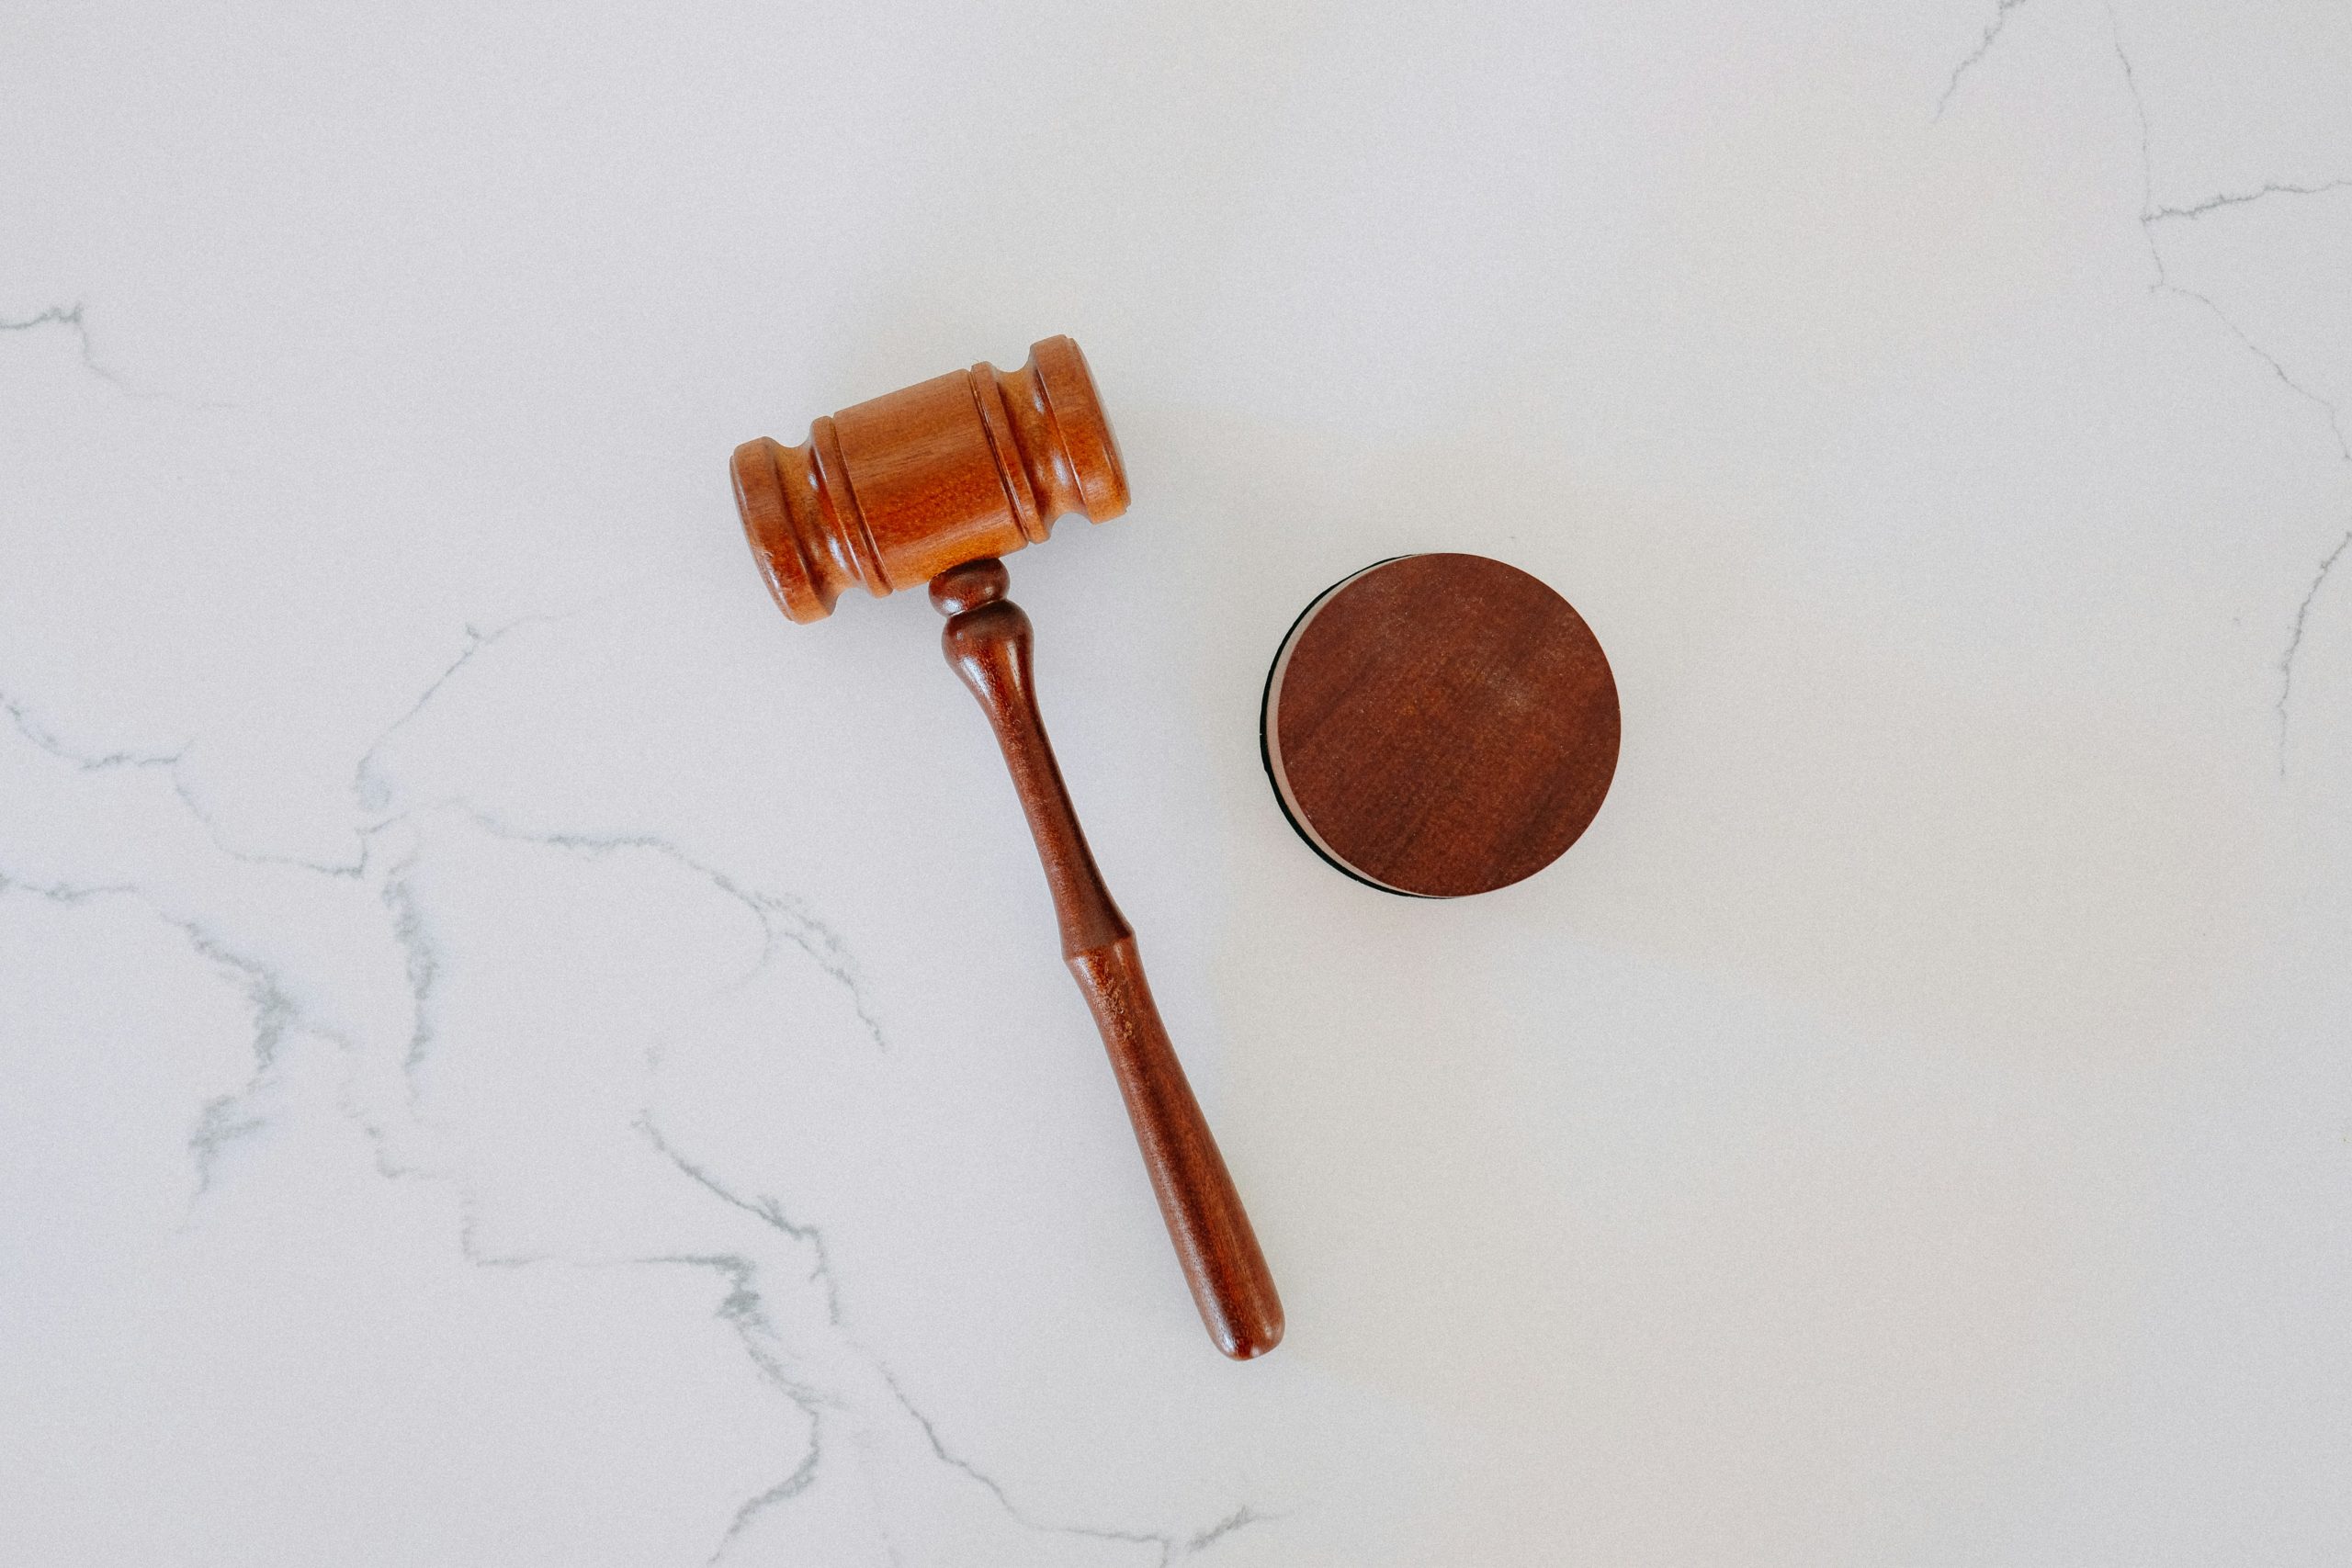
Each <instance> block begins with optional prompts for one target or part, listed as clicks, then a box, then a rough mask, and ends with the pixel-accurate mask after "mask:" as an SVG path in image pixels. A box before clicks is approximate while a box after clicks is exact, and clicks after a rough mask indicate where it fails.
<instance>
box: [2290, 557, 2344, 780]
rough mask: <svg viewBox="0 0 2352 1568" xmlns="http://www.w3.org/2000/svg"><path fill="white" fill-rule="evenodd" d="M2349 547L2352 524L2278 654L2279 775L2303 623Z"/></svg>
mask: <svg viewBox="0 0 2352 1568" xmlns="http://www.w3.org/2000/svg"><path fill="white" fill-rule="evenodd" d="M2347 547H2352V528H2347V529H2346V530H2345V533H2344V537H2342V538H2340V539H2338V540H2336V541H2335V548H2334V549H2332V550H2330V551H2328V552H2327V555H2326V556H2325V558H2323V559H2322V560H2321V561H2320V563H2319V570H2318V571H2317V572H2316V573H2314V574H2313V575H2312V585H2311V587H2310V588H2309V589H2307V590H2306V591H2305V592H2304V593H2303V602H2302V603H2301V604H2298V605H2296V606H2295V625H2294V629H2293V630H2291V631H2290V632H2289V633H2288V634H2287V647H2286V649H2285V650H2284V651H2283V652H2281V653H2280V654H2279V655H2278V776H2279V777H2280V778H2282V779H2283V778H2285V777H2286V776H2287V699H2288V698H2290V696H2292V695H2293V694H2294V692H2295V655H2296V654H2298V653H2300V652H2301V651H2302V647H2303V626H2304V624H2305V623H2306V622H2308V621H2309V620H2310V619H2311V615H2312V601H2313V600H2316V599H2317V598H2318V597H2319V591H2320V590H2321V589H2323V588H2324V587H2326V586H2327V574H2328V573H2330V572H2332V571H2334V570H2335V563H2336V562H2337V561H2339V560H2341V559H2342V558H2344V552H2345V550H2346V548H2347Z"/></svg>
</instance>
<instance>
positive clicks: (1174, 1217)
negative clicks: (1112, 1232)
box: [931, 559, 1283, 1360]
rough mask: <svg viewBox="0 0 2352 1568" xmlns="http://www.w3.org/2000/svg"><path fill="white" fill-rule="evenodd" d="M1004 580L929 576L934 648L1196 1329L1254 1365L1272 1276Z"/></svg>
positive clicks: (989, 567) (1272, 1326)
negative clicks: (1016, 841) (985, 730)
mask: <svg viewBox="0 0 2352 1568" xmlns="http://www.w3.org/2000/svg"><path fill="white" fill-rule="evenodd" d="M1008 583H1009V580H1008V578H1007V576H1006V573H1005V570H1004V567H1003V565H1002V563H1001V562H999V561H996V560H993V559H989V560H977V561H968V562H966V563H965V564H964V565H962V566H958V567H954V568H951V569H950V570H947V571H944V572H942V573H941V574H940V575H939V576H938V577H936V578H934V579H933V580H932V584H931V599H932V603H933V604H935V605H936V606H938V608H939V611H940V613H941V614H942V615H945V616H947V626H946V628H945V630H944V632H943V633H942V634H941V638H940V640H941V643H942V646H943V647H944V649H946V653H947V662H948V663H949V664H951V665H953V666H954V667H955V670H956V673H957V674H958V675H961V676H962V677H963V678H964V683H965V684H966V685H967V686H969V687H970V688H971V689H972V694H973V695H974V696H976V697H978V699H979V700H980V706H981V707H982V708H983V709H984V710H986V712H987V714H988V716H989V725H990V726H991V727H992V728H994V729H995V731H996V739H997V744H998V745H999V746H1000V747H1001V748H1002V749H1003V751H1004V761H1005V766H1006V767H1008V768H1010V769H1011V770H1012V787H1013V789H1014V790H1015V791H1016V792H1018V793H1019V795H1020V796H1021V809H1022V810H1023V812H1024V813H1026V814H1027V816H1028V818H1029V832H1030V835H1031V837H1033V838H1035V840H1036V841H1037V857H1038V859H1040V860H1042V861H1043V862H1045V865H1046V886H1048V887H1049V888H1051V889H1052V891H1053V896H1054V912H1055V914H1056V915H1057V917H1059V919H1060V921H1061V929H1062V955H1063V957H1064V958H1066V959H1067V960H1069V968H1070V973H1071V974H1072V975H1074V976H1077V977H1078V986H1079V989H1080V990H1081V991H1083V992H1085V993H1086V1003H1087V1006H1088V1007H1090V1008H1091V1009H1092V1010H1093V1012H1094V1022H1095V1025H1096V1027H1098V1028H1099V1029H1101V1031H1102V1032H1103V1045H1104V1047H1105V1048H1106V1049H1108V1050H1109V1052H1110V1054H1111V1069H1112V1071H1113V1072H1114V1073H1116V1074H1117V1075H1118V1079H1119V1092H1120V1093H1121V1094H1122V1095H1124V1096H1125V1099H1126V1102H1127V1119H1128V1120H1129V1121H1130V1122H1133V1123H1134V1124H1135V1130H1136V1144H1137V1145H1140V1146H1141V1148H1142V1150H1143V1163H1144V1169H1145V1170H1146V1171H1148V1173H1149V1174H1150V1177H1151V1186H1152V1190H1153V1191H1154V1192H1155V1193H1157V1194H1158V1195H1159V1213H1160V1215H1161V1217H1162V1218H1164V1219H1165V1220H1166V1221H1167V1222H1168V1236H1169V1239H1170V1241H1172V1242H1174V1243H1175V1245H1176V1258H1177V1261H1178V1262H1179V1263H1181V1264H1182V1266H1183V1269H1184V1280H1185V1282H1186V1283H1187V1284H1189V1285H1190V1286H1192V1289H1193V1303H1194V1304H1195V1305H1197V1306H1198V1307H1199V1308H1200V1309H1201V1320H1202V1321H1203V1322H1204V1323H1205V1324H1207V1325H1208V1330H1209V1337H1210V1338H1212V1339H1214V1340H1216V1347H1217V1348H1218V1349H1220V1350H1222V1351H1224V1352H1225V1353H1226V1354H1227V1355H1228V1356H1231V1357H1233V1358H1234V1359H1237V1360H1246V1359H1249V1358H1250V1357H1252V1356H1262V1355H1264V1354H1265V1353H1266V1352H1267V1351H1269V1350H1271V1349H1272V1348H1274V1347H1275V1345H1277V1344H1278V1343H1280V1342H1281V1340H1282V1337H1283V1306H1282V1302H1281V1299H1280V1298H1279V1297H1277V1296H1276V1295H1275V1294H1274V1281H1273V1276H1272V1274H1270V1273H1269V1272H1268V1271H1267V1269H1266V1259H1265V1255H1264V1254H1262V1253H1261V1252H1260V1251H1259V1250H1258V1237H1257V1235H1256V1234H1255V1233H1254V1232H1252V1231H1251V1230H1250V1216H1249V1214H1248V1213H1245V1212H1244V1211H1243V1210H1242V1207H1241V1198H1240V1195H1239V1194H1238V1193H1237V1192H1236V1191H1234V1190H1233V1179H1232V1177H1230V1176H1229V1175H1227V1173H1226V1168H1225V1159H1224V1157H1223V1156H1221V1155H1219V1154H1218V1153H1217V1147H1216V1139H1215V1138H1213V1137H1212V1136H1210V1134H1209V1126H1208V1122H1207V1121H1206V1120H1205V1119H1204V1118H1203V1116H1202V1115H1201V1107H1200V1104H1199V1102H1198V1101H1197V1100H1194V1099H1193V1089H1192V1086H1191V1085H1190V1084H1188V1083H1187V1082H1186V1081H1185V1079H1184V1068H1183V1065H1182V1063H1180V1062H1178V1061H1177V1059H1176V1052H1175V1048H1174V1047H1173V1046H1171V1045H1170V1044H1169V1043H1168V1029H1167V1026H1166V1025H1165V1024H1163V1023H1161V1022H1160V1021H1159V1009H1158V1008H1157V1007H1155V1006H1153V1005H1152V999H1151V987H1150V986H1149V985H1148V983H1147V982H1146V981H1145V979H1144V975H1143V962H1142V960H1141V959H1139V958H1138V957H1137V956H1136V936H1135V928H1133V927H1132V926H1130V925H1128V924H1127V922H1126V918H1125V916H1123V915H1121V914H1120V913H1119V907H1118V905H1116V904H1114V903H1113V902H1112V901H1111V890H1110V889H1109V888H1108V887H1105V886H1103V874H1102V873H1101V872H1100V871H1098V870H1096V869H1095V865H1094V855H1093V852H1092V851H1091V850H1089V849H1088V848H1087V846H1086V834H1085V831H1084V830H1083V829H1080V827H1079V825H1078V813H1077V812H1076V810H1074V809H1073V808H1072V807H1071V806H1070V801H1069V789H1068V788H1067V787H1066V786H1065V785H1064V784H1063V783H1062V773H1061V768H1060V767H1059V766H1058V765H1057V763H1056V762H1055V761H1054V748H1053V743H1052V742H1051V741H1049V740H1047V739H1046V726H1045V721H1044V720H1043V719H1042V718H1040V717H1039V716H1038V714H1037V699H1036V695H1035V692H1034V691H1033V690H1032V688H1031V682H1030V659H1029V647H1030V633H1029V617H1028V616H1027V615H1024V614H1023V613H1022V610H1021V606H1019V605H1018V604H1013V603H1012V601H1011V600H1009V599H1007V598H1005V597H1004V592H1005V589H1006V587H1007V586H1008Z"/></svg>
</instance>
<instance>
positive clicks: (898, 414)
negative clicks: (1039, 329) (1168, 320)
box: [734, 337, 1127, 621]
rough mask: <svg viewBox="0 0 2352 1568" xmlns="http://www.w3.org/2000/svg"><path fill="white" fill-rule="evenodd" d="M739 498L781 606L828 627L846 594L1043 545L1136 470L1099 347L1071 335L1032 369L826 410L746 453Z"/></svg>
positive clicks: (879, 592) (1111, 507) (1038, 354)
mask: <svg viewBox="0 0 2352 1568" xmlns="http://www.w3.org/2000/svg"><path fill="white" fill-rule="evenodd" d="M734 470H735V504H736V506H737V507H738V508H739V509H740V510H741V513H742V514H743V532H744V533H745V535H746V536H749V537H750V539H751V542H752V555H753V556H754V557H756V558H758V560H759V563H760V570H761V571H762V573H763V575H765V577H766V578H767V582H768V589H769V592H773V593H774V594H775V602H776V604H778V605H779V606H781V607H782V609H783V610H784V613H785V614H786V615H788V616H790V617H791V618H792V619H793V620H796V621H821V620H823V619H824V618H825V617H826V616H827V615H831V614H832V609H833V604H834V602H835V601H836V600H838V599H840V597H841V596H842V592H843V591H844V590H846V589H848V588H850V587H852V586H854V585H857V584H861V583H862V584H864V585H865V590H866V592H869V593H871V594H873V595H874V596H875V597H876V598H877V599H879V598H883V597H885V596H887V595H888V594H891V593H895V592H898V591H899V589H901V588H910V587H914V586H916V585H918V584H922V583H927V582H929V581H931V580H932V579H933V578H934V577H936V576H938V575H939V574H940V573H941V572H943V571H945V570H947V569H948V568H950V567H954V566H960V565H962V564H963V563H964V562H966V561H969V560H978V559H980V558H984V557H989V556H1003V555H1010V554H1011V553H1012V552H1013V551H1014V550H1017V549H1019V548H1021V547H1023V545H1028V544H1034V543H1038V542H1041V541H1043V540H1044V539H1045V538H1046V536H1047V535H1049V534H1051V533H1052V532H1053V526H1054V524H1055V523H1056V522H1057V520H1059V519H1060V518H1062V517H1064V516H1067V515H1068V514H1069V513H1079V514H1080V516H1083V517H1085V518H1086V519H1088V520H1089V521H1090V522H1094V523H1104V522H1108V521H1109V520H1110V519H1112V518H1114V517H1116V516H1118V515H1119V513H1122V512H1125V510H1126V509H1127V475H1126V469H1125V468H1124V467H1123V466H1122V464H1121V463H1120V460H1119V446H1118V442H1117V440H1116V439H1115V438H1114V436H1113V435H1112V434H1111V422H1110V421H1109V420H1108V419H1107V418H1105V417H1104V415H1103V402H1102V400H1101V398H1100V397H1098V396H1097V395H1096V393H1095V390H1094V377H1093V374H1092V372H1091V371H1090V370H1088V368H1087V366H1086V355H1083V354H1081V353H1080V352H1079V347H1078V344H1075V343H1073V342H1071V341H1070V340H1069V338H1067V337H1049V338H1046V339H1044V340H1043V341H1041V342H1038V343H1034V344H1030V345H1029V360H1028V363H1027V364H1025V365H1023V366H1022V367H1021V368H1020V369H1018V370H999V369H998V368H997V367H995V366H993V365H990V364H988V363H987V362H986V361H982V362H981V363H980V364H978V365H975V366H973V367H971V368H970V369H969V370H954V371H950V372H949V373H948V374H946V375H944V376H937V377H933V378H932V379H930V380H928V381H923V382H920V383H918V384H917V385H915V386H912V387H908V388H905V389H901V390H899V391H896V392H892V393H890V394H888V396H886V397H879V398H876V399H874V400H871V401H868V402H863V403H859V404H856V405H855V406H854V407H852V408H845V409H843V410H842V411H841V412H839V413H836V414H832V415H830V416H828V417H824V418H820V419H819V420H817V421H816V422H814V423H811V424H810V425H809V439H808V440H807V441H805V442H803V443H801V444H800V445H799V446H784V445H782V444H780V443H778V442H776V441H773V440H770V439H769V438H767V437H765V436H762V437H761V438H760V439H758V440H756V441H746V442H745V443H743V445H741V446H738V447H737V448H735V460H734Z"/></svg>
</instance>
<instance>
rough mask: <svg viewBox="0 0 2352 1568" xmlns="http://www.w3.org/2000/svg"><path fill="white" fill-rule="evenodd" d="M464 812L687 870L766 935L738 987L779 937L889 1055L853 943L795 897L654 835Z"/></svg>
mask: <svg viewBox="0 0 2352 1568" xmlns="http://www.w3.org/2000/svg"><path fill="white" fill-rule="evenodd" d="M451 804H452V805H454V806H456V807H458V808H459V809H461V810H463V811H465V813H466V814H467V816H468V817H469V818H471V819H472V821H473V823H474V825H475V826H476V827H478V828H480V829H481V830H482V831H484V832H486V833H489V834H492V836H494V837H497V838H502V839H510V840H515V841H516V842H518V843H526V844H541V845H545V846H546V847H548V848H549V849H557V850H569V851H571V852H573V853H576V854H584V855H590V856H603V855H608V854H613V853H616V852H620V851H623V850H638V851H642V852H646V853H649V854H655V855H660V856H662V858H663V859H665V860H668V861H670V862H671V863H673V864H675V865H678V866H680V867H682V868H684V870H687V871H690V872H692V873H694V874H695V875H696V876H699V877H701V878H702V879H703V880H704V881H706V882H707V883H709V884H710V885H711V886H713V887H716V888H718V891H720V892H721V893H724V894H725V895H727V897H729V898H732V899H733V900H734V901H735V902H737V903H738V904H741V906H743V908H746V909H748V910H749V911H751V914H752V919H756V920H758V921H759V922H760V931H761V933H762V939H761V945H760V956H759V960H758V962H757V963H755V964H752V967H751V968H750V969H749V970H748V971H746V972H745V973H744V975H743V976H742V977H741V979H740V980H738V981H737V982H736V983H737V984H738V985H746V984H749V983H750V982H751V981H752V979H754V978H756V977H757V976H759V975H760V974H761V973H762V972H763V971H764V970H765V969H766V968H767V966H768V965H769V964H771V963H772V962H774V960H775V946H776V941H777V938H778V937H779V936H781V937H782V938H783V940H785V941H786V942H791V943H792V944H793V945H794V946H795V947H797V948H798V949H800V951H801V952H802V953H806V954H807V955H808V956H809V961H810V962H812V963H813V964H816V965H817V967H818V968H819V969H820V970H822V971H824V973H825V974H827V975H828V976H831V977H832V978H833V979H834V980H835V981H837V982H838V983H839V984H840V985H841V987H842V989H843V990H844V991H846V992H848V993H849V999H850V1005H851V1006H852V1007H853V1008H854V1009H855V1010H856V1012H857V1019H858V1021H859V1022H860V1023H861V1024H863V1025H865V1032H866V1035H867V1037H868V1038H869V1039H871V1040H872V1041H873V1042H874V1044H875V1047H876V1049H877V1050H882V1051H888V1049H889V1048H890V1045H889V1042H888V1040H886V1039H885V1038H884V1037H883V1034H882V1025H881V1023H880V1022H879V1021H876V1018H875V1016H874V1011H873V1009H872V1007H871V1006H870V1005H869V1004H868V1002H867V1000H866V997H865V982H864V981H863V979H861V977H860V976H859V975H858V973H857V965H856V964H855V962H854V960H853V959H852V958H851V956H850V952H849V944H848V943H847V942H843V941H842V936H841V933H840V932H839V931H834V930H833V929H832V927H831V926H830V925H828V924H827V923H826V922H825V921H823V920H822V919H819V918H818V916H817V915H816V913H815V911H813V910H811V909H810V908H809V907H808V906H807V905H805V904H803V903H801V902H800V901H799V900H798V899H796V898H786V897H779V896H777V895H775V894H774V893H768V892H764V891H763V890H761V889H759V888H756V887H747V886H744V885H743V884H742V883H741V882H738V881H737V880H736V879H735V878H734V877H732V876H730V875H729V874H727V873H726V872H725V871H722V870H720V869H719V868H718V866H715V865H712V864H711V863H708V862H707V861H704V860H700V859H697V858H696V857H695V856H694V855H691V854H688V853H687V852H685V851H684V849H682V848H680V847H679V846H678V845H677V844H675V843H673V842H672V841H671V840H668V839H665V838H662V837H661V836H660V835H658V834H654V833H563V832H538V831H534V830H532V829H525V828H519V827H516V826H515V824H513V823H510V822H507V821H505V820H503V819H502V818H498V817H494V816H492V815H491V814H490V813H489V812H486V811H482V810H481V809H479V808H477V807H472V806H469V805H467V804H466V803H465V802H463V801H455V802H452V803H451Z"/></svg>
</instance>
